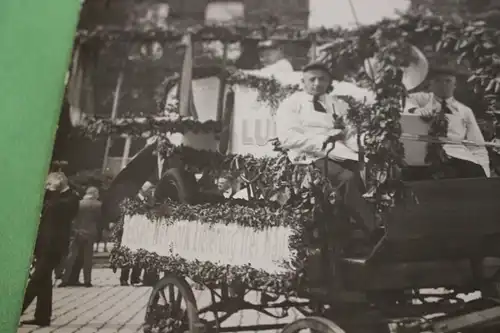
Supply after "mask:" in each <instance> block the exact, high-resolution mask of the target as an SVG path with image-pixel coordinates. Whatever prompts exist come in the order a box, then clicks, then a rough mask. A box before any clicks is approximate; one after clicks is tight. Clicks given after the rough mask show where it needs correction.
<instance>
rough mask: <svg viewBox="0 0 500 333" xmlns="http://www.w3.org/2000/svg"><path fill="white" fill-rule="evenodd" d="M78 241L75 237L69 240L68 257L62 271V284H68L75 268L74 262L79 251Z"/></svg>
mask: <svg viewBox="0 0 500 333" xmlns="http://www.w3.org/2000/svg"><path fill="white" fill-rule="evenodd" d="M80 244H81V242H80V240H79V239H78V237H75V238H73V239H72V240H71V244H70V246H69V254H68V257H67V258H66V264H65V269H64V275H63V279H62V283H63V284H67V283H69V280H70V277H71V273H72V271H73V268H74V266H75V261H76V257H77V256H78V252H79V251H78V250H79V249H80Z"/></svg>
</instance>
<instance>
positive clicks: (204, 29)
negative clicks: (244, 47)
mask: <svg viewBox="0 0 500 333" xmlns="http://www.w3.org/2000/svg"><path fill="white" fill-rule="evenodd" d="M187 33H190V34H191V38H192V40H194V41H224V42H228V43H231V42H238V41H242V40H246V39H258V40H262V39H264V40H267V39H278V40H295V41H296V40H301V41H304V42H310V41H311V40H318V41H331V40H336V39H337V38H339V37H340V36H343V35H346V34H349V31H346V30H343V29H340V28H335V29H326V28H319V29H314V30H305V29H296V28H292V27H289V26H285V25H277V24H276V23H274V22H265V23H263V24H262V25H258V26H257V25H234V26H227V25H196V26H192V27H190V28H189V29H188V30H186V29H179V28H176V27H175V26H170V27H168V28H166V29H147V30H145V29H136V28H127V29H125V30H124V29H122V28H113V27H104V26H98V27H96V28H95V29H93V30H86V29H80V30H79V31H78V32H77V34H76V40H77V42H79V43H86V42H89V41H96V40H97V41H105V42H109V41H127V42H130V41H134V40H140V41H151V42H180V41H181V40H182V38H183V37H184V36H185V35H186V34H187Z"/></svg>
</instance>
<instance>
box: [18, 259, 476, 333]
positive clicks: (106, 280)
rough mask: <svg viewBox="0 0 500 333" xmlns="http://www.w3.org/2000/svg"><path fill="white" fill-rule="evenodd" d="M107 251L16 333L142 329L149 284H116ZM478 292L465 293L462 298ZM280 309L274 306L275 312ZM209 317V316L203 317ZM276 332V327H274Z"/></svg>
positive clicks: (236, 320)
mask: <svg viewBox="0 0 500 333" xmlns="http://www.w3.org/2000/svg"><path fill="white" fill-rule="evenodd" d="M108 256H109V255H108V254H106V253H99V254H96V255H95V258H94V261H95V263H94V264H95V265H94V267H95V268H94V269H93V270H92V284H93V286H92V287H91V288H84V287H66V288H55V289H54V296H53V315H52V325H51V326H50V327H45V328H38V327H35V326H23V327H20V328H19V329H18V333H95V332H102V333H136V332H142V324H143V321H144V315H145V311H146V304H147V301H148V298H149V295H150V292H151V288H150V287H142V286H140V287H136V286H120V284H119V274H118V273H113V271H112V270H111V269H110V268H106V266H107V264H108V262H107V260H108ZM193 292H194V294H195V298H196V300H197V303H198V308H203V307H204V306H207V305H209V304H210V303H211V298H210V293H209V292H208V291H207V290H204V291H203V290H197V289H196V288H193ZM476 297H478V295H468V297H466V299H471V298H476ZM246 298H247V300H248V301H253V302H256V303H258V300H259V299H260V294H259V293H256V292H254V293H250V294H249V295H247V297H246ZM34 310H35V302H33V304H32V305H31V306H30V307H29V308H28V309H27V310H26V312H25V314H24V315H23V316H22V317H21V320H29V319H32V318H33V315H34ZM278 311H280V310H274V311H272V312H274V314H278V313H279V312H278ZM300 317H301V314H299V313H298V312H297V311H296V310H293V309H291V310H290V311H289V313H288V316H287V317H286V318H284V319H281V320H278V319H275V318H272V317H267V316H265V315H262V314H260V313H258V312H256V311H252V310H247V311H241V312H239V313H236V314H234V315H233V316H232V317H230V318H229V320H227V321H225V322H224V324H223V325H222V326H223V327H225V326H249V325H259V324H263V325H266V324H276V323H290V322H293V321H294V320H296V319H298V318H300ZM206 319H209V318H206ZM278 332H279V331H278Z"/></svg>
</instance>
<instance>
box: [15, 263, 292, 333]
mask: <svg viewBox="0 0 500 333" xmlns="http://www.w3.org/2000/svg"><path fill="white" fill-rule="evenodd" d="M92 284H93V286H92V287H91V288H84V287H66V288H55V289H54V299H53V315H52V325H51V326H50V327H44V328H38V327H35V326H22V327H20V328H19V329H18V333H95V332H102V333H135V332H142V324H143V320H144V314H145V310H146V304H147V301H148V298H149V294H150V292H151V288H150V287H133V286H124V287H123V286H120V285H119V279H118V273H113V271H112V270H111V269H109V268H96V269H93V271H92ZM194 293H195V297H196V299H197V301H198V307H199V308H200V307H203V306H204V305H208V304H209V302H210V294H209V293H208V292H207V291H200V290H194ZM249 297H250V298H253V299H254V300H257V299H258V298H257V297H259V295H257V293H254V294H252V295H249ZM34 310H35V302H33V304H32V305H31V306H30V307H29V308H28V309H27V310H26V312H25V314H24V315H23V316H22V317H21V320H29V319H32V318H33V315H34ZM299 317H300V314H298V313H296V312H293V311H290V315H289V316H288V317H287V318H286V319H284V320H277V319H274V318H270V317H265V316H264V315H261V314H259V313H257V312H255V311H250V310H249V311H243V312H241V313H237V314H235V315H233V316H232V317H231V318H230V319H229V320H228V321H226V322H225V324H224V325H223V326H235V325H244V326H247V325H256V324H259V323H260V324H275V323H278V322H280V323H287V322H291V321H293V320H295V319H297V318H299ZM207 319H208V318H207Z"/></svg>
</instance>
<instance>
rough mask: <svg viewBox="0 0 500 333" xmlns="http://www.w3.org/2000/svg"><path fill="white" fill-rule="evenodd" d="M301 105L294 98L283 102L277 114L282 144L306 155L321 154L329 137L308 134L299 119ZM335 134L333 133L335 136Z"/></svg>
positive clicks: (277, 124) (278, 132) (277, 126)
mask: <svg viewBox="0 0 500 333" xmlns="http://www.w3.org/2000/svg"><path fill="white" fill-rule="evenodd" d="M299 113H300V104H299V103H298V101H295V100H294V99H293V98H289V99H286V100H285V101H283V102H282V103H281V105H280V107H279V109H278V111H277V114H276V129H277V134H278V139H279V141H280V144H281V146H282V147H283V148H285V149H293V150H299V151H301V152H304V153H316V154H319V153H321V152H322V151H323V149H322V146H323V143H324V142H325V141H326V139H328V135H325V134H323V135H317V134H316V135H315V134H310V133H307V132H306V131H305V130H304V128H303V127H302V123H301V121H300V117H299ZM333 134H334V133H331V135H333Z"/></svg>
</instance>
